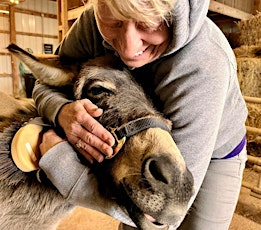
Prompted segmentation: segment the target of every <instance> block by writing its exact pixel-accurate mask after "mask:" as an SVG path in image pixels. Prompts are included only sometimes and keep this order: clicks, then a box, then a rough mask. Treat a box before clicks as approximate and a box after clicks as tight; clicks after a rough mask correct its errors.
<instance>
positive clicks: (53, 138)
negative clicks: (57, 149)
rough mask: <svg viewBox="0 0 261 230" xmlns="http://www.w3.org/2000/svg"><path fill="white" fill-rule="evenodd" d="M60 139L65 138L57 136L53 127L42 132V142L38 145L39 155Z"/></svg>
mask: <svg viewBox="0 0 261 230" xmlns="http://www.w3.org/2000/svg"><path fill="white" fill-rule="evenodd" d="M62 141H65V140H64V139H62V138H61V137H59V136H58V135H57V134H56V133H55V131H54V130H53V129H49V130H48V131H47V132H45V133H44V134H43V138H42V143H41V144H40V146H39V147H40V151H41V155H42V156H43V155H44V154H45V153H46V152H47V151H48V150H49V149H51V148H52V147H54V146H55V145H57V144H58V143H60V142H62Z"/></svg>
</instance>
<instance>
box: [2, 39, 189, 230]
mask: <svg viewBox="0 0 261 230" xmlns="http://www.w3.org/2000/svg"><path fill="white" fill-rule="evenodd" d="M8 50H9V51H10V52H11V53H13V54H14V55H15V56H17V57H18V58H19V59H20V60H21V61H23V62H24V63H25V64H26V65H27V66H28V67H29V68H30V69H31V71H32V73H33V75H34V77H35V78H37V79H39V81H40V82H41V83H42V84H48V85H52V86H55V87H62V86H68V85H71V86H72V87H73V92H74V97H75V99H76V100H77V99H82V98H88V99H90V100H91V101H92V102H93V103H95V104H96V105H97V106H99V107H100V108H102V109H103V111H104V113H103V115H102V116H101V117H99V118H97V119H98V121H99V122H100V123H101V124H102V125H103V126H104V127H105V128H107V129H108V130H110V131H111V132H112V134H113V135H114V137H115V140H116V142H117V147H116V149H117V150H116V151H115V154H116V153H117V155H116V156H115V157H113V158H112V159H108V160H105V161H103V163H101V164H98V163H97V164H94V165H91V166H90V167H92V168H93V173H94V174H95V176H96V177H97V180H98V183H99V185H100V192H101V193H102V194H103V195H104V196H105V197H108V198H109V199H111V198H112V197H113V199H116V201H117V203H118V204H119V205H122V206H124V207H125V208H126V210H127V212H128V214H129V216H130V218H131V219H132V220H133V222H134V223H135V224H136V226H137V227H138V228H139V229H142V230H153V229H158V228H160V229H165V228H167V226H168V225H175V224H176V223H177V222H178V221H180V220H181V218H182V217H183V216H184V215H185V214H186V211H187V206H188V203H189V200H190V198H191V196H192V195H193V178H192V175H191V173H190V172H189V170H188V169H187V167H186V164H185V162H184V159H183V158H182V156H181V154H180V152H179V150H178V148H177V146H176V145H175V143H174V141H173V139H172V137H171V133H170V130H171V122H170V121H169V120H167V119H165V118H164V117H163V116H162V115H161V114H160V113H159V112H157V111H156V109H155V108H154V107H153V105H152V103H151V102H150V100H149V99H148V98H147V97H146V96H145V94H144V92H143V90H142V89H141V87H140V86H139V85H138V84H137V83H136V82H135V81H134V80H133V79H132V78H131V76H130V74H129V73H128V71H126V70H124V69H121V68H120V69H119V68H116V66H119V65H118V64H116V65H115V63H116V61H115V60H113V59H112V58H111V57H110V58H106V57H105V58H104V57H101V58H96V59H93V60H88V61H87V62H83V63H77V62H76V63H73V64H70V63H71V62H70V61H69V62H66V61H65V62H66V64H64V62H63V60H60V59H59V57H55V58H54V60H50V59H49V60H41V59H38V58H36V57H35V56H32V55H31V54H29V53H27V52H26V51H24V50H23V49H21V48H19V47H18V46H16V45H14V44H11V45H9V46H8ZM112 60H113V61H112ZM111 62H112V63H114V65H112V64H111ZM1 100H5V101H7V103H13V104H14V103H15V102H14V99H12V98H4V97H1V99H0V102H1ZM16 104H17V106H16V108H15V109H14V110H13V111H12V112H11V114H12V116H10V115H9V116H4V115H2V116H0V122H1V123H0V132H1V133H0V135H1V147H0V148H1V150H0V184H1V192H0V202H1V210H0V226H5V229H12V230H13V229H23V230H26V229H28V230H29V229H30V230H31V229H38V230H41V229H55V228H56V227H57V225H58V223H59V221H60V220H61V218H62V217H63V216H65V215H67V214H68V213H69V212H70V211H71V210H72V209H73V208H74V205H72V204H70V201H66V200H65V199H63V197H62V196H61V195H60V194H59V192H58V191H57V190H56V189H55V188H54V186H53V185H52V184H51V183H50V184H47V185H46V184H44V185H43V184H41V183H40V182H38V181H37V179H36V177H35V172H31V173H24V172H21V171H19V170H18V168H17V167H16V165H15V164H14V163H13V161H12V159H11V154H10V142H11V141H12V137H13V135H14V134H15V132H16V131H17V130H18V129H19V128H20V127H21V126H22V125H23V123H24V122H27V121H28V120H29V119H30V118H32V117H35V116H37V111H36V109H35V107H34V106H33V105H30V103H23V105H21V104H19V103H17V102H16ZM24 104H28V105H26V106H25V105H24ZM86 189H88V188H86Z"/></svg>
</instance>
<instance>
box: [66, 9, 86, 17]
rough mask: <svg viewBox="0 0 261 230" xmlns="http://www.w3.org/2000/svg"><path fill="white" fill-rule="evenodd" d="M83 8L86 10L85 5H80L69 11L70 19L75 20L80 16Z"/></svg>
mask: <svg viewBox="0 0 261 230" xmlns="http://www.w3.org/2000/svg"><path fill="white" fill-rule="evenodd" d="M83 10H84V6H80V7H78V8H75V9H72V10H69V11H68V20H73V19H76V18H78V17H79V16H80V15H81V13H82V12H83Z"/></svg>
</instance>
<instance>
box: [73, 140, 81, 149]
mask: <svg viewBox="0 0 261 230" xmlns="http://www.w3.org/2000/svg"><path fill="white" fill-rule="evenodd" d="M75 146H76V147H77V148H78V149H80V148H82V146H83V145H82V140H81V139H79V140H78V141H77V143H76V144H75Z"/></svg>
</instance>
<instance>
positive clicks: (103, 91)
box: [89, 86, 113, 96]
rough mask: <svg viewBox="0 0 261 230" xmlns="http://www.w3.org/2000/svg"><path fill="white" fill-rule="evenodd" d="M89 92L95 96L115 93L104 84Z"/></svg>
mask: <svg viewBox="0 0 261 230" xmlns="http://www.w3.org/2000/svg"><path fill="white" fill-rule="evenodd" d="M89 94H91V95H93V96H99V95H101V94H102V95H106V96H110V95H112V94H113V92H112V91H111V90H109V89H107V88H104V87H102V86H94V87H92V88H91V89H89Z"/></svg>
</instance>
